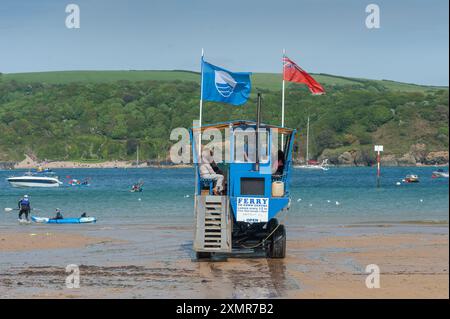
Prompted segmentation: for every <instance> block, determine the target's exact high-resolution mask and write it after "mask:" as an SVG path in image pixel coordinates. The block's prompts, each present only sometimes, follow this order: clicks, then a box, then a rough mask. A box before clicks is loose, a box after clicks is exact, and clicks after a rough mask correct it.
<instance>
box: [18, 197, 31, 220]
mask: <svg viewBox="0 0 450 319" xmlns="http://www.w3.org/2000/svg"><path fill="white" fill-rule="evenodd" d="M18 206H19V219H22V215H23V214H25V219H26V220H27V221H28V220H29V219H28V215H29V214H30V210H31V203H30V199H29V198H28V195H24V196H23V198H22V199H21V200H19V203H18Z"/></svg>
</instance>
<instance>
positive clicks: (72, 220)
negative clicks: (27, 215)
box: [31, 216, 97, 224]
mask: <svg viewBox="0 0 450 319" xmlns="http://www.w3.org/2000/svg"><path fill="white" fill-rule="evenodd" d="M31 220H32V221H33V222H35V223H39V224H89V223H95V222H96V221H97V219H96V218H95V217H79V218H61V219H55V218H49V217H38V216H31Z"/></svg>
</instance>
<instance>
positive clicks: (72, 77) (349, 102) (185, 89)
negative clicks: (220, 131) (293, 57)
mask: <svg viewBox="0 0 450 319" xmlns="http://www.w3.org/2000/svg"><path fill="white" fill-rule="evenodd" d="M315 77H316V79H317V80H318V81H319V82H321V83H322V84H323V85H324V87H325V90H326V91H327V94H326V95H322V96H312V95H311V94H310V93H309V91H308V90H307V89H306V87H305V86H304V85H297V84H290V86H289V89H288V90H287V91H286V92H287V94H286V125H287V126H288V127H293V128H297V129H298V130H299V138H298V139H297V141H298V142H297V144H296V156H297V155H298V154H300V155H302V154H303V153H304V149H305V145H304V140H305V138H304V137H305V136H304V129H305V127H306V120H307V117H308V116H310V117H311V136H310V140H311V147H310V152H311V155H312V157H318V156H319V155H321V154H323V153H324V152H325V153H326V154H331V155H333V154H335V155H336V156H337V155H339V153H342V152H344V151H347V150H359V151H360V152H363V153H364V154H365V155H364V156H366V157H367V160H370V157H371V156H373V154H372V153H373V152H372V151H371V149H372V147H373V144H374V143H383V144H384V145H385V154H394V155H396V156H402V154H404V153H405V152H408V150H409V149H410V147H411V146H412V145H414V144H417V143H421V144H423V145H425V147H426V151H427V152H429V151H446V150H448V136H449V132H448V115H449V108H448V88H436V87H426V86H418V85H413V84H405V83H397V82H392V81H372V80H364V79H350V78H345V77H339V76H331V75H324V74H319V75H315ZM253 86H254V87H256V88H257V89H259V90H260V91H262V93H263V96H264V105H263V113H262V116H263V121H264V122H266V123H271V124H279V123H280V122H281V119H280V101H281V91H280V89H281V88H280V86H281V85H280V75H279V74H278V75H277V74H265V73H257V74H254V76H253ZM199 91H200V87H199V75H198V74H196V73H194V72H186V71H98V72H97V71H86V72H84V71H73V72H44V73H22V74H3V75H0V132H1V136H0V161H10V160H12V161H17V160H21V159H23V157H24V154H29V155H34V156H36V157H38V158H40V159H48V160H83V161H101V160H110V159H133V158H134V157H135V151H136V146H137V145H138V144H139V145H140V153H141V156H142V158H144V157H145V158H148V159H156V158H165V157H166V156H167V154H168V150H169V148H170V146H171V144H172V142H171V141H170V140H169V136H170V132H171V130H172V129H173V128H176V127H186V128H189V127H191V126H192V121H193V120H195V119H197V118H198V102H199V93H200V92H199ZM253 92H256V90H253ZM255 104H256V101H255V98H254V96H252V97H251V98H250V100H249V102H248V103H247V104H246V105H245V106H242V107H231V106H229V105H223V104H220V103H205V105H204V114H203V116H204V123H214V122H219V121H225V120H231V119H254V117H255ZM333 156H334V155H333Z"/></svg>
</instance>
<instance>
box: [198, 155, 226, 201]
mask: <svg viewBox="0 0 450 319" xmlns="http://www.w3.org/2000/svg"><path fill="white" fill-rule="evenodd" d="M213 155H214V153H213V151H212V150H211V149H209V148H206V149H205V150H203V152H202V164H201V165H200V177H201V178H205V179H212V180H214V181H216V185H215V186H214V189H213V192H214V195H220V194H221V193H222V191H223V181H224V176H223V175H222V174H217V173H216V171H215V170H214V169H213V167H212V163H214V159H213ZM214 164H215V163H214ZM214 164H213V165H214Z"/></svg>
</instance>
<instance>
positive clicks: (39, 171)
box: [35, 166, 55, 175]
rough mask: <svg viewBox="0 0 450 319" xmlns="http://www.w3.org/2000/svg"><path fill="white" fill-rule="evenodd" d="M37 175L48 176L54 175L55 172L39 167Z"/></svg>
mask: <svg viewBox="0 0 450 319" xmlns="http://www.w3.org/2000/svg"><path fill="white" fill-rule="evenodd" d="M35 173H36V174H46V175H54V174H55V172H54V171H52V170H51V169H50V168H43V167H42V166H39V167H38V168H37V169H36V172H35Z"/></svg>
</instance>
